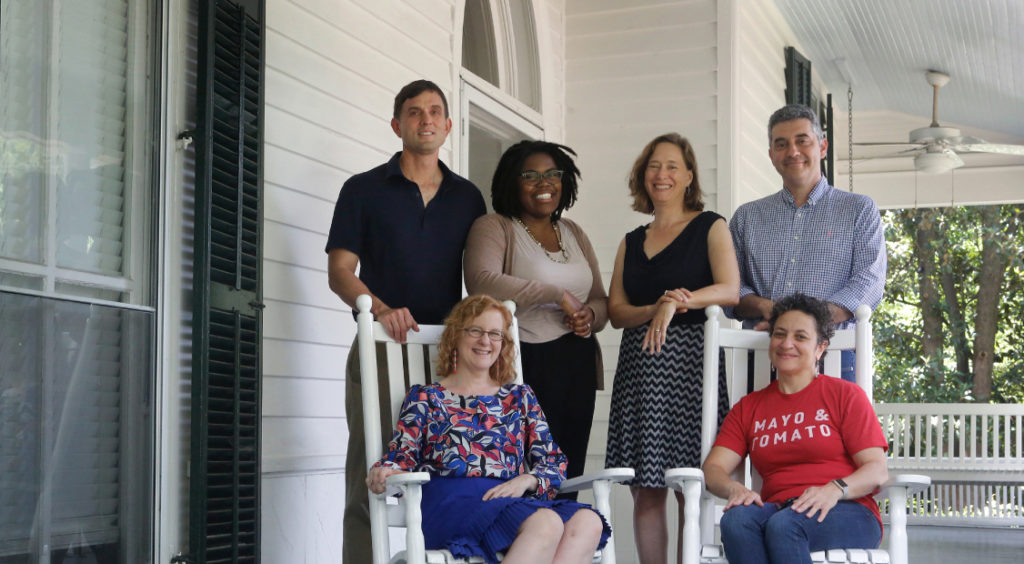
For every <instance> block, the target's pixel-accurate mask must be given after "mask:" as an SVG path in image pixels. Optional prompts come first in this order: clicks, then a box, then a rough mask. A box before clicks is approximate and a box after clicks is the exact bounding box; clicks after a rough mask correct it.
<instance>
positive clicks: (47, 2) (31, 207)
mask: <svg viewBox="0 0 1024 564" xmlns="http://www.w3.org/2000/svg"><path fill="white" fill-rule="evenodd" d="M145 4H146V3H141V2H129V0H94V1H89V2H68V1H57V0H34V1H28V0H11V1H7V0H5V1H4V2H2V3H0V10H2V13H0V26H2V27H0V52H2V53H3V59H2V64H0V165H2V166H0V259H3V258H7V259H16V260H19V261H23V262H27V263H33V264H37V265H45V266H46V267H53V266H56V267H58V269H60V270H59V271H58V274H57V276H59V277H60V278H64V279H68V278H75V277H76V276H79V277H81V278H83V280H85V281H87V283H88V284H90V285H93V286H97V285H98V286H109V287H110V288H112V289H113V288H118V289H127V290H128V291H127V292H124V296H125V299H130V300H132V301H133V302H134V303H142V304H144V303H146V300H147V297H146V296H145V295H144V294H145V292H144V290H145V289H146V288H147V287H148V283H147V281H146V275H147V273H148V272H149V269H148V260H149V256H150V244H151V240H152V239H151V236H150V232H151V229H150V225H151V217H150V214H151V210H150V208H151V206H149V205H147V204H148V201H149V200H148V198H149V196H150V194H151V193H152V190H151V186H150V183H149V182H148V180H149V173H148V170H149V158H148V157H149V155H150V153H151V149H150V148H151V146H152V145H151V138H152V136H151V135H150V132H149V129H150V125H149V124H150V122H151V117H150V116H151V115H152V111H151V110H152V101H153V97H152V95H151V93H152V91H153V83H152V79H151V77H152V76H154V74H155V73H154V70H155V65H154V64H153V57H152V50H151V49H150V48H149V44H148V41H149V39H150V37H151V33H150V30H148V29H147V28H146V25H145V24H144V22H145V21H146V17H145V14H144V13H143V10H145ZM140 15H141V16H142V17H140ZM140 24H141V25H140ZM132 229H134V231H132ZM133 234H134V236H133ZM4 268H7V269H10V268H12V267H11V266H10V263H7V264H5V265H4ZM32 272H35V273H37V272H38V269H36V270H34V271H32ZM76 273H79V274H76ZM86 273H90V274H86ZM95 274H99V275H102V276H105V277H110V279H109V280H106V281H104V280H102V279H97V278H96V277H95V276H92V275H95ZM126 283H127V288H126ZM54 285H55V284H54V279H53V278H48V279H47V281H46V283H45V285H44V287H45V290H46V291H58V290H56V289H55V287H54ZM58 292H59V291H58Z"/></svg>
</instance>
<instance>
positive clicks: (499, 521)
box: [420, 475, 612, 564]
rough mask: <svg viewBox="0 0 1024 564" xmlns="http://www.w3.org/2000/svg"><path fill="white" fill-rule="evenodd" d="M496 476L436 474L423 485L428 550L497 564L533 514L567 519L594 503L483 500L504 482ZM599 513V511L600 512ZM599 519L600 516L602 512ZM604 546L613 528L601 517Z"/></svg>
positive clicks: (522, 498) (523, 499)
mask: <svg viewBox="0 0 1024 564" xmlns="http://www.w3.org/2000/svg"><path fill="white" fill-rule="evenodd" d="M502 482H503V480H500V479H497V478H445V477H442V476H437V475H432V476H431V477H430V481H429V482H427V483H426V484H424V485H423V502H422V504H421V506H420V507H421V510H422V512H423V537H424V541H425V544H426V547H427V549H430V550H437V549H448V550H449V551H451V553H452V554H454V555H455V556H458V557H460V558H468V557H470V556H482V557H483V558H484V559H486V560H487V562H488V563H489V564H498V561H497V560H496V559H495V558H494V554H495V553H497V552H501V551H504V550H505V549H507V548H508V547H509V546H511V545H512V541H514V540H515V538H516V533H518V532H519V527H520V525H522V524H523V521H525V520H526V519H527V518H528V517H529V516H530V515H533V513H534V512H535V511H537V510H538V509H542V508H543V509H550V510H552V511H554V512H555V513H557V514H558V516H559V517H561V518H562V522H563V523H564V522H566V521H568V520H569V519H570V518H571V517H572V516H573V515H574V514H575V513H576V512H577V511H579V510H580V509H591V507H590V506H589V505H586V504H583V503H577V502H575V501H571V500H546V499H536V498H532V497H503V498H498V499H490V500H487V501H484V500H483V499H481V498H482V497H483V495H484V493H485V492H486V491H487V490H489V489H491V488H493V487H494V486H496V485H498V484H500V483H502ZM595 513H596V510H595ZM598 515H600V513H598ZM601 523H602V524H603V525H604V530H603V531H602V532H601V542H600V544H599V545H598V548H601V547H603V546H604V545H605V543H606V542H607V541H608V536H609V535H610V534H611V532H612V530H611V528H610V527H609V526H608V523H607V522H606V521H605V520H604V517H602V518H601Z"/></svg>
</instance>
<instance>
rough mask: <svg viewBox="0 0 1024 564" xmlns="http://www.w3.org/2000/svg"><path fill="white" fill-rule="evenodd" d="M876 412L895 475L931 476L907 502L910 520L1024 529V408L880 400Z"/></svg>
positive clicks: (998, 405)
mask: <svg viewBox="0 0 1024 564" xmlns="http://www.w3.org/2000/svg"><path fill="white" fill-rule="evenodd" d="M875 411H876V413H877V414H878V419H879V421H881V423H882V429H883V430H884V431H885V434H886V437H887V438H888V440H889V453H888V455H889V469H890V472H891V473H901V472H902V473H915V474H926V475H928V476H931V478H932V486H931V488H929V489H928V490H925V491H924V492H922V493H920V494H917V495H916V496H914V497H913V498H912V499H911V500H909V501H908V508H907V513H908V522H909V523H927V524H943V523H945V524H950V525H959V526H964V525H967V526H1024V405H1015V404H970V403H954V404H942V403H915V404H908V403H880V404H875ZM882 509H883V512H884V511H885V510H886V509H887V508H884V507H883V508H882Z"/></svg>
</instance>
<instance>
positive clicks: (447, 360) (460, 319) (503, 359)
mask: <svg viewBox="0 0 1024 564" xmlns="http://www.w3.org/2000/svg"><path fill="white" fill-rule="evenodd" d="M489 309H493V310H495V311H497V312H498V313H500V314H501V318H502V321H503V323H504V325H505V327H504V330H503V331H502V332H503V333H504V334H505V339H504V340H503V341H502V343H501V352H500V353H499V354H498V360H497V361H495V362H494V364H492V365H491V369H490V374H491V380H493V381H494V382H495V383H497V384H498V385H499V386H503V385H505V384H508V383H509V382H512V381H513V380H515V379H516V369H515V360H516V346H515V343H514V342H513V341H512V334H511V331H512V312H510V311H509V310H508V308H507V307H505V306H504V305H503V304H502V303H501V302H499V301H498V300H496V299H494V298H492V297H490V296H485V295H483V294H477V295H474V296H469V297H468V298H466V299H464V300H462V301H461V302H459V303H457V304H455V307H453V308H452V311H451V313H449V314H448V317H446V318H445V320H444V332H443V333H442V334H441V342H440V343H438V345H437V357H438V358H437V376H438V377H439V378H444V377H445V376H447V375H449V374H451V373H452V352H454V351H455V349H456V348H457V347H458V345H459V339H461V338H462V336H463V332H462V330H463V329H465V328H466V327H469V324H470V322H471V321H473V320H474V319H476V318H477V317H480V315H481V314H483V313H484V312H485V311H487V310H489Z"/></svg>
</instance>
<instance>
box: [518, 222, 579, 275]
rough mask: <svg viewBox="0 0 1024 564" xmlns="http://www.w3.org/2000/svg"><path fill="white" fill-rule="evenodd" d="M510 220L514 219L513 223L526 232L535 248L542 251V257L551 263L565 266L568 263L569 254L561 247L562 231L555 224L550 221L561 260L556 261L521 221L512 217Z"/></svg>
mask: <svg viewBox="0 0 1024 564" xmlns="http://www.w3.org/2000/svg"><path fill="white" fill-rule="evenodd" d="M512 219H514V220H515V222H516V223H518V224H519V225H522V226H523V229H525V230H526V234H527V235H529V236H530V239H533V242H534V243H537V246H538V247H540V250H542V251H544V256H546V257H548V260H550V261H551V262H556V263H558V264H565V263H567V262H569V253H567V252H565V246H563V245H562V231H561V230H560V229H559V228H558V224H557V223H555V222H554V221H552V222H551V227H552V228H554V230H555V238H556V239H558V250H559V251H561V253H562V259H563V260H558V259H556V258H555V257H553V256H551V253H549V252H548V250H547V249H545V248H544V245H542V244H541V242H540V241H538V240H537V237H535V236H534V235H533V232H532V231H530V228H529V227H527V226H526V224H525V223H523V220H521V219H519V218H518V217H513V218H512Z"/></svg>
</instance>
